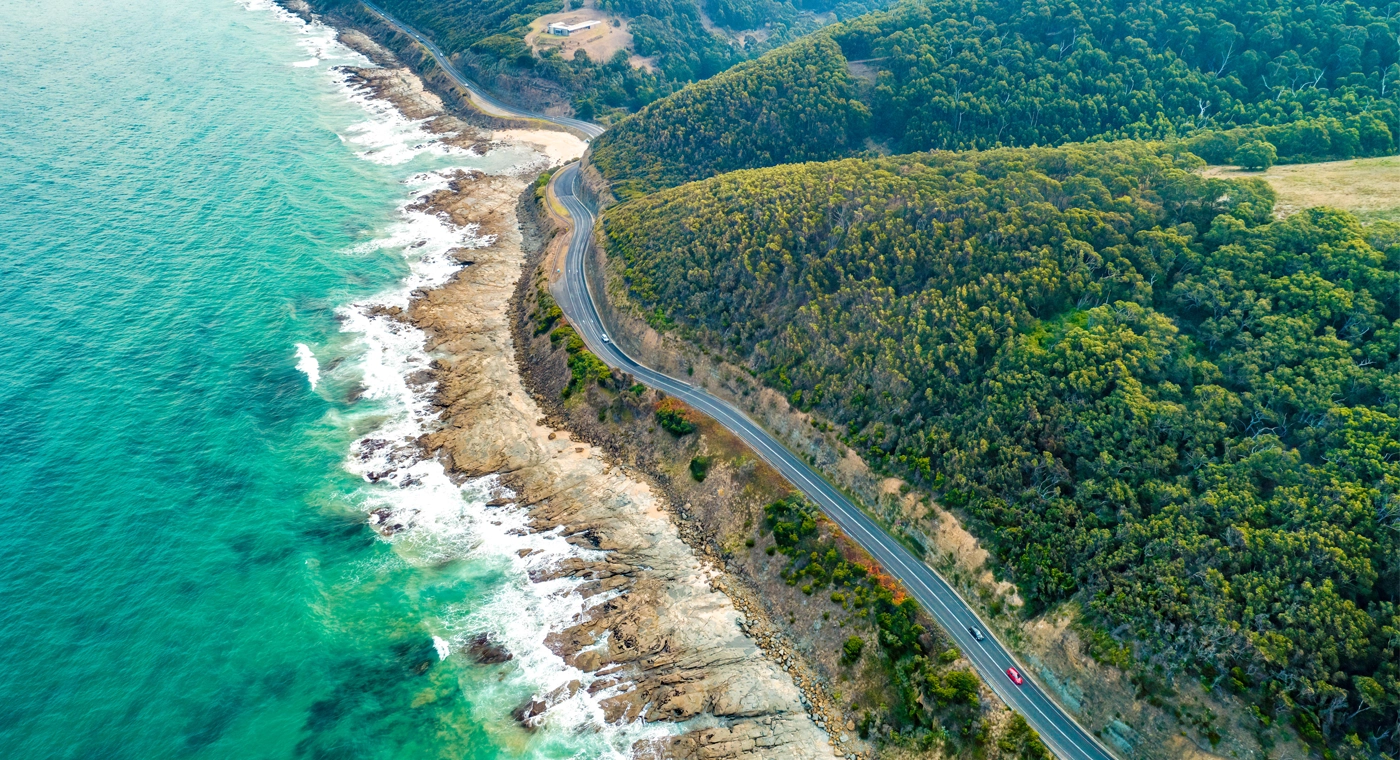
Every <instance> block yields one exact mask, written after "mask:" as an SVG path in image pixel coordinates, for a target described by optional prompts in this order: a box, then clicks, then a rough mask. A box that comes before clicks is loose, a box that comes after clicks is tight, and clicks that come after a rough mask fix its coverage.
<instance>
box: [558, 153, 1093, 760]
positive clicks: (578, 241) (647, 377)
mask: <svg viewBox="0 0 1400 760" xmlns="http://www.w3.org/2000/svg"><path fill="white" fill-rule="evenodd" d="M579 184H580V181H579V172H578V165H577V164H571V165H569V166H568V167H565V168H564V169H562V170H561V171H560V172H559V173H558V174H557V175H556V179H555V181H554V189H555V196H556V197H557V198H558V199H559V201H560V203H562V204H563V205H564V208H565V209H566V210H567V211H568V212H569V215H570V216H571V217H572V218H573V236H572V239H571V240H570V241H569V252H568V256H567V258H566V259H565V262H564V272H563V275H564V276H563V279H562V280H561V281H560V283H559V285H557V286H556V288H557V290H558V292H557V293H556V296H557V297H558V301H559V306H560V308H562V309H563V310H564V314H565V316H567V317H568V318H569V323H570V324H572V325H573V326H574V329H576V330H578V332H579V333H580V334H581V335H582V336H583V339H584V342H585V343H587V344H588V348H589V350H591V351H593V353H595V354H597V355H598V357H599V358H600V359H602V360H603V361H604V362H606V363H607V364H608V365H609V366H611V367H615V368H618V369H620V370H622V371H624V372H628V373H631V374H632V376H633V377H635V378H636V379H637V381H638V382H640V383H643V384H645V385H649V386H651V387H653V388H657V389H659V390H662V391H665V392H666V393H669V394H671V395H672V396H675V397H677V398H679V399H681V400H683V401H685V402H686V403H687V404H689V405H691V406H692V407H694V408H696V409H698V410H699V411H701V412H703V413H705V414H707V415H709V416H711V417H713V418H714V419H715V420H717V421H718V422H719V423H720V424H721V425H724V426H725V427H726V428H728V429H729V430H730V431H732V432H733V433H734V434H735V435H737V436H739V437H740V438H742V439H743V440H744V442H745V443H747V444H748V445H749V446H750V447H752V448H753V450H754V451H756V452H758V455H759V456H761V457H763V459H764V460H765V461H767V462H768V463H769V464H770V465H772V466H773V467H775V468H776V469H777V470H778V472H780V473H782V475H783V477H784V478H787V480H788V481H789V482H791V483H792V484H793V485H795V486H797V487H798V488H799V489H801V491H802V492H803V493H805V494H806V495H807V496H808V498H810V499H812V501H814V502H816V504H817V506H819V507H820V508H821V510H822V512H824V513H826V515H827V516H828V517H830V518H831V519H832V521H834V522H835V523H836V524H837V525H838V526H840V527H841V530H843V531H845V532H846V535H848V536H850V537H851V538H852V539H854V540H855V541H856V543H858V544H860V545H861V547H863V548H864V549H865V550H866V551H868V552H870V555H871V556H872V557H874V558H875V560H876V561H878V562H879V563H880V564H881V565H882V566H883V567H884V569H885V570H886V571H887V572H888V573H889V574H890V575H892V576H894V577H895V578H898V579H899V580H900V581H901V582H902V583H903V584H904V587H905V588H906V589H908V590H909V593H910V594H912V595H913V596H914V598H915V599H916V600H917V601H918V602H919V604H920V605H922V606H923V608H924V609H926V610H928V611H929V613H930V614H932V615H933V617H934V619H935V620H937V621H938V624H939V625H940V626H942V627H943V629H944V630H945V631H946V632H947V633H948V635H949V636H950V637H951V638H952V639H953V641H954V642H956V643H957V646H958V649H959V650H961V651H962V653H963V654H964V655H966V656H967V658H968V659H969V660H971V661H972V664H973V666H974V667H976V668H977V671H978V673H979V674H981V676H982V678H983V680H985V681H986V682H987V684H988V685H990V686H991V687H992V690H993V691H995V692H996V693H997V695H998V696H1000V697H1001V698H1002V701H1004V702H1006V704H1008V705H1010V706H1011V707H1012V708H1013V709H1015V710H1016V711H1017V712H1019V713H1021V714H1022V715H1024V716H1025V717H1026V722H1028V723H1029V724H1030V725H1031V727H1032V728H1034V729H1035V730H1036V731H1037V732H1038V733H1039V734H1040V738H1041V739H1042V740H1044V742H1045V744H1046V745H1047V746H1049V747H1050V749H1051V751H1053V752H1054V753H1055V755H1056V756H1058V757H1060V758H1062V760H1113V756H1112V755H1111V754H1109V753H1108V752H1107V751H1106V750H1105V749H1104V747H1103V746H1102V745H1101V744H1100V743H1099V742H1098V741H1097V740H1096V739H1095V738H1094V737H1093V736H1091V735H1090V734H1089V733H1088V732H1087V731H1085V730H1084V729H1083V728H1082V727H1081V726H1080V725H1079V724H1078V723H1076V722H1075V720H1074V719H1073V718H1071V717H1070V716H1069V715H1068V714H1067V713H1066V712H1065V711H1064V710H1063V709H1061V708H1060V706H1059V705H1057V704H1055V702H1054V701H1053V700H1051V699H1050V698H1049V696H1047V695H1046V693H1045V692H1044V691H1043V690H1042V689H1041V688H1040V686H1038V685H1037V684H1036V683H1035V682H1034V681H1033V680H1031V679H1030V678H1029V677H1027V678H1026V679H1025V683H1024V684H1022V685H1020V686H1017V685H1016V684H1015V683H1013V682H1012V681H1011V678H1010V676H1008V675H1007V674H1006V669H1007V668H1009V667H1013V666H1014V667H1015V668H1016V669H1017V670H1018V671H1020V672H1021V673H1022V674H1023V675H1025V673H1026V669H1025V667H1024V666H1023V665H1021V664H1020V663H1019V662H1017V661H1016V660H1015V658H1014V657H1012V656H1011V653H1010V652H1008V651H1007V650H1006V648H1005V647H1003V646H1002V645H1001V643H1000V642H998V641H997V640H996V638H995V637H994V636H993V635H992V633H991V630H990V629H989V628H988V627H987V625H986V624H985V623H983V622H982V621H981V620H979V619H978V617H977V614H976V613H975V612H973V611H972V608H971V607H969V606H968V604H967V603H966V602H965V601H963V599H962V597H960V596H959V595H958V593H957V592H956V591H954V590H953V588H952V587H951V586H949V585H948V583H947V581H945V580H943V578H942V577H941V576H939V575H938V574H937V573H935V572H934V571H933V570H931V569H930V568H929V567H928V566H927V565H925V564H924V563H923V562H921V561H919V560H918V559H916V558H915V557H914V556H913V555H912V554H911V553H910V552H909V550H908V549H905V548H904V546H903V545H901V544H900V543H899V542H897V541H895V540H894V539H893V538H891V537H890V536H889V534H887V533H885V532H884V531H883V530H882V529H881V528H880V527H879V526H878V525H876V523H875V521H874V520H873V519H871V518H870V517H869V516H868V515H866V514H865V513H864V512H862V511H860V510H859V509H857V508H856V506H855V505H854V504H852V503H851V502H850V501H849V500H848V499H847V498H846V497H845V496H844V495H842V493H841V492H840V491H838V490H836V488H835V487H833V486H832V485H831V484H830V483H828V482H827V481H826V480H825V479H823V478H822V477H821V476H820V475H818V474H817V473H816V472H815V471H814V470H813V469H812V468H811V467H809V466H808V465H807V463H806V462H805V461H803V460H802V458H801V457H799V456H797V455H796V454H794V453H792V452H791V451H789V450H788V449H787V448H786V447H784V446H783V445H782V444H781V443H779V442H778V441H777V440H776V439H775V438H774V437H773V436H772V435H770V434H769V433H768V432H767V431H766V430H764V429H763V428H762V427H760V426H759V425H758V424H757V423H755V422H754V421H753V420H752V419H749V417H748V415H746V414H744V413H743V412H742V411H740V410H739V409H737V408H736V407H734V406H733V405H731V404H730V403H728V402H727V401H724V400H722V399H719V398H716V397H714V396H712V395H710V394H709V393H707V392H706V391H704V390H702V389H700V388H697V387H695V386H692V385H690V384H688V383H685V382H682V381H680V380H677V379H675V378H673V377H670V376H667V375H663V374H661V373H660V372H657V371H655V370H653V369H651V368H649V367H645V366H643V365H641V364H639V363H637V362H636V361H635V360H633V359H632V357H630V356H628V355H627V354H625V353H623V351H622V350H621V349H619V348H618V347H617V344H616V343H614V342H612V341H610V340H604V335H605V332H604V329H603V323H602V320H601V319H600V318H599V316H598V310H597V307H596V306H595V305H594V303H593V297H592V294H591V292H590V290H589V287H588V279H587V274H586V272H585V267H584V259H585V258H586V254H587V252H588V247H589V242H590V236H591V234H592V230H593V226H594V214H593V211H592V210H591V209H590V208H589V207H588V205H587V204H586V203H584V201H583V199H582V198H581V197H579ZM973 626H975V627H977V628H978V629H980V630H981V631H983V632H984V634H985V637H984V638H983V639H982V640H981V641H978V640H977V639H976V638H975V637H974V636H973V635H972V632H971V631H970V630H969V628H971V627H973Z"/></svg>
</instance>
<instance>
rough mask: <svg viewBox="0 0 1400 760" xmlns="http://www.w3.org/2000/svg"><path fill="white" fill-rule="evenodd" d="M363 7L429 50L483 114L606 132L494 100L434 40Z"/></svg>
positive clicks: (585, 131)
mask: <svg viewBox="0 0 1400 760" xmlns="http://www.w3.org/2000/svg"><path fill="white" fill-rule="evenodd" d="M360 4H361V5H363V6H364V7H365V8H366V9H368V10H369V12H370V13H373V14H374V15H376V16H378V17H379V18H380V20H382V21H383V22H384V23H386V24H388V25H389V26H392V27H394V28H395V29H398V30H399V31H400V32H403V33H404V34H407V35H408V36H410V37H412V38H413V39H414V40H415V41H416V42H417V43H418V44H420V45H422V46H423V47H424V48H426V49H427V51H428V52H429V53H432V54H433V59H434V60H436V61H437V64H438V67H439V68H441V69H442V70H443V71H444V72H445V73H446V74H447V76H449V77H451V78H452V81H454V82H456V83H457V86H458V87H461V88H462V89H464V90H466V91H467V92H469V93H471V96H472V99H473V100H475V101H478V105H482V104H484V105H485V106H486V108H483V109H482V110H483V111H486V112H487V113H490V112H492V111H496V112H498V113H502V114H507V115H513V116H519V117H524V118H527V119H541V120H543V121H548V122H551V123H554V124H558V125H559V126H561V127H569V128H570V129H575V130H578V131H579V132H582V133H583V134H584V135H585V136H587V137H590V138H592V137H597V136H598V135H601V134H603V130H604V129H606V127H604V126H603V125H601V124H594V123H593V122H591V121H583V120H581V119H570V118H568V117H567V116H546V115H545V114H542V113H534V112H532V111H527V110H525V109H523V108H517V107H515V106H510V105H506V104H505V103H502V102H501V101H499V100H497V99H496V98H495V97H493V96H492V95H491V93H489V92H487V91H486V89H485V88H483V87H482V86H481V85H479V84H477V83H476V82H474V81H472V80H470V79H468V78H466V77H465V76H463V75H462V72H460V71H458V70H457V67H456V66H454V65H453V64H452V61H450V60H449V59H448V58H447V54H446V53H444V52H442V49H441V48H439V47H438V46H437V45H435V44H433V41H432V40H430V39H428V38H427V37H425V36H423V34H422V33H421V32H419V31H418V30H417V29H414V28H413V27H411V26H409V25H408V24H405V23H403V22H402V21H399V20H398V19H396V18H394V17H393V16H391V15H389V12H388V11H385V10H384V9H383V8H380V7H379V6H377V5H375V4H374V3H372V2H369V0H360Z"/></svg>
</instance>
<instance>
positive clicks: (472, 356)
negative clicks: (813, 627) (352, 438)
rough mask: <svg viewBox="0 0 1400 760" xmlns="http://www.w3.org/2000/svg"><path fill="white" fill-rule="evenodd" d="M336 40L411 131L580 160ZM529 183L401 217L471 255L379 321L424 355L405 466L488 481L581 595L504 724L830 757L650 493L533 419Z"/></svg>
mask: <svg viewBox="0 0 1400 760" xmlns="http://www.w3.org/2000/svg"><path fill="white" fill-rule="evenodd" d="M341 37H342V40H343V41H344V42H345V43H346V44H347V45H349V46H351V47H353V48H355V49H357V50H359V51H360V52H362V53H364V54H365V55H367V56H369V57H370V58H371V59H372V60H374V61H375V62H376V63H379V64H380V66H381V68H364V69H358V68H357V69H348V70H347V74H348V75H349V76H350V77H351V81H352V83H353V84H355V85H357V86H359V87H362V88H365V89H366V91H367V92H368V93H370V94H371V95H372V96H373V97H377V98H380V99H383V100H387V101H389V102H391V103H393V104H394V106H395V107H397V108H398V109H399V110H400V111H401V112H403V113H404V114H405V115H406V116H408V117H409V118H411V119H415V120H423V121H424V122H425V127H426V128H427V129H428V130H429V131H430V132H432V133H434V134H436V135H438V136H439V138H440V139H441V140H442V141H443V142H444V143H446V144H449V145H455V146H458V147H462V148H468V149H475V150H478V151H480V150H484V149H487V148H489V147H491V146H495V145H501V144H525V145H531V146H533V147H536V148H538V149H539V150H540V152H541V153H544V154H545V155H549V156H553V157H555V158H559V157H562V154H568V153H572V155H573V156H576V155H578V154H579V153H581V152H582V149H583V144H582V143H581V142H579V141H577V140H574V141H573V144H570V143H569V142H568V140H571V139H572V138H567V139H566V136H561V134H560V133H558V132H538V133H534V132H529V131H525V130H511V131H510V132H496V133H491V132H489V131H486V130H481V129H478V128H476V127H472V126H471V125H468V124H466V123H464V122H462V121H461V120H459V119H457V118H456V117H453V116H452V115H450V114H448V113H446V112H445V110H444V108H443V105H442V101H441V100H440V99H438V98H437V97H436V96H435V95H433V94H432V93H431V92H428V91H426V90H425V89H424V88H423V86H422V84H421V81H419V80H418V78H417V77H416V76H415V75H414V74H413V73H412V72H411V71H410V70H409V69H407V68H405V67H402V66H398V65H396V63H397V61H396V60H395V59H394V58H393V56H392V55H391V54H390V53H388V51H386V50H384V49H383V48H381V47H379V46H378V45H376V44H375V43H374V42H373V41H371V40H370V39H369V38H367V37H365V36H364V35H362V34H359V33H357V32H347V33H344V34H342V35H341ZM529 181H530V180H529V178H528V177H526V176H521V175H512V174H505V175H490V174H482V173H478V172H465V171H464V172H459V173H457V174H456V175H455V176H453V177H451V178H450V181H449V182H448V183H447V186H446V187H440V188H438V189H435V190H433V191H431V192H428V193H427V194H425V195H424V196H422V197H421V198H419V199H418V200H417V201H416V202H415V203H414V204H413V205H412V206H410V210H411V211H415V212H421V213H426V214H432V215H436V216H438V217H440V218H443V219H448V220H450V221H451V222H452V223H453V224H454V225H457V226H459V227H472V228H474V229H475V238H476V239H477V240H479V241H482V242H483V243H484V244H483V245H480V246H478V247H473V248H470V249H461V250H458V251H456V252H454V254H453V255H454V256H455V258H456V260H457V261H458V262H459V263H461V264H463V268H462V269H461V270H460V271H458V272H457V274H456V275H455V276H454V277H453V278H452V279H451V280H450V281H449V282H448V283H447V284H445V285H443V286H442V287H438V288H436V289H433V290H428V291H418V292H416V293H415V298H414V300H413V301H412V303H411V305H410V307H409V308H408V309H407V310H392V312H391V313H388V314H386V315H383V316H388V317H390V318H393V319H396V320H399V321H401V322H403V323H406V324H412V325H413V326H415V327H417V328H419V329H420V330H422V331H423V332H424V334H426V335H427V350H428V351H429V352H430V353H431V354H432V355H433V356H435V357H437V359H436V361H435V362H434V364H433V368H432V370H430V371H429V372H428V373H425V374H424V375H422V376H419V377H415V378H413V380H414V381H415V382H417V383H419V384H420V386H422V387H432V388H435V391H434V393H435V395H434V403H435V405H436V406H437V408H438V409H439V410H440V417H439V420H440V424H439V425H438V426H437V427H436V429H434V430H432V431H431V432H429V433H428V434H427V435H425V436H423V438H421V439H420V440H419V441H418V442H417V443H416V446H418V447H419V448H420V449H421V451H420V454H419V456H432V457H436V458H438V459H439V460H440V461H442V462H443V463H444V465H445V466H446V467H447V468H448V470H449V472H450V473H451V475H452V477H453V478H454V480H457V481H458V482H460V483H467V482H469V481H473V480H478V479H485V480H486V481H492V479H494V480H493V481H492V482H494V483H495V484H496V485H495V486H494V490H493V492H492V496H493V499H492V501H491V502H489V503H488V506H491V507H493V508H495V509H498V510H500V511H501V513H502V514H505V513H507V512H515V513H517V514H520V515H523V516H524V521H523V523H524V525H526V526H527V527H526V528H524V530H528V531H531V532H535V533H539V534H542V535H547V536H551V537H553V538H556V539H559V540H562V541H564V542H567V543H568V544H572V545H573V546H574V547H576V551H572V552H568V553H566V554H564V555H562V556H565V558H564V559H562V560H561V559H560V556H561V554H560V553H556V552H542V551H538V550H521V552H520V556H519V562H520V563H521V564H522V565H523V566H524V567H525V569H526V571H527V572H528V573H529V577H530V578H531V580H533V581H535V582H536V583H545V582H550V581H557V580H560V579H567V580H570V581H572V582H573V583H574V587H573V593H576V594H578V595H580V596H582V597H583V598H584V600H585V601H584V603H583V604H582V609H583V612H582V613H581V614H580V615H579V616H577V617H576V618H575V619H574V620H572V621H571V622H570V623H569V624H568V625H567V626H565V627H562V628H560V629H559V630H554V631H552V632H551V633H550V634H549V635H548V637H547V638H546V645H547V646H548V647H549V648H550V649H551V650H552V651H553V652H554V653H555V654H556V655H558V656H559V658H560V660H561V662H560V667H561V669H570V668H572V669H576V671H577V673H578V674H579V675H578V677H577V678H575V679H573V680H570V681H569V682H567V683H565V684H564V685H563V686H561V687H559V688H556V689H554V690H552V691H550V692H549V693H545V694H536V695H535V696H534V697H533V698H532V699H530V700H528V701H526V702H525V703H523V704H521V705H520V706H519V707H518V708H517V710H516V712H515V717H516V719H517V720H518V721H519V722H520V723H521V724H523V725H524V726H526V727H527V728H529V727H533V726H537V725H539V724H540V723H541V722H542V721H544V720H546V719H547V718H546V716H547V714H548V712H549V710H550V709H551V708H552V707H554V706H556V705H558V704H561V703H563V702H565V701H568V700H571V699H574V698H575V697H577V696H580V695H587V696H588V697H589V698H590V699H591V700H592V701H593V702H594V703H595V704H597V705H598V707H600V708H601V711H602V715H603V719H604V720H605V721H607V722H609V723H620V722H623V723H627V722H634V721H647V722H652V723H667V724H674V725H675V726H676V731H675V734H674V735H673V736H671V737H670V738H669V739H666V740H660V741H650V742H648V743H646V744H645V746H640V745H639V746H636V747H634V748H633V753H634V754H635V755H636V756H639V757H678V758H690V757H694V758H702V757H703V758H761V757H772V758H830V757H834V753H833V751H832V749H831V744H830V739H829V737H828V736H827V734H826V733H825V732H823V731H822V730H821V729H820V728H818V727H817V725H816V724H815V723H814V722H813V721H812V719H811V718H810V717H809V716H808V714H807V711H806V708H805V707H804V705H803V700H802V696H801V692H800V691H799V690H798V688H797V686H796V685H795V684H794V682H793V678H792V677H791V676H790V675H789V674H788V673H787V672H785V669H784V668H783V667H782V666H780V665H779V664H778V663H776V662H775V661H773V660H772V659H769V658H768V657H766V656H765V655H764V653H763V651H762V650H760V649H759V647H758V646H757V645H756V644H755V642H754V641H753V640H752V639H750V638H749V637H748V636H746V635H745V632H744V629H743V626H744V625H745V624H746V621H745V619H744V616H743V615H742V614H741V613H740V612H739V611H738V610H737V609H736V608H735V605H734V603H733V602H732V601H731V600H730V598H729V597H728V596H726V594H725V593H723V592H722V591H721V590H719V586H722V585H723V583H722V580H721V573H720V571H718V570H717V569H716V568H714V567H711V566H709V565H707V563H705V562H704V561H702V560H701V559H700V558H698V557H697V556H696V554H695V553H694V552H693V551H692V550H691V549H690V547H689V546H687V545H686V543H685V542H684V541H682V540H681V537H680V535H679V533H678V530H677V528H676V525H675V524H674V523H673V522H672V520H671V518H670V517H669V515H668V513H667V511H666V510H665V509H663V506H664V505H663V498H664V497H663V496H661V495H660V494H658V493H657V492H656V491H655V490H654V489H653V488H652V487H651V486H650V485H649V484H648V483H647V482H645V480H643V479H642V478H640V477H636V476H635V474H634V473H631V472H629V471H627V470H626V469H624V468H622V467H618V466H614V465H613V464H610V463H609V462H608V461H607V460H606V459H605V457H604V456H603V452H601V451H600V450H598V449H596V448H595V447H593V446H591V445H589V444H587V443H583V442H580V441H576V440H574V439H573V437H572V436H571V435H570V433H569V432H568V431H566V430H560V429H555V428H554V427H551V426H549V425H548V424H545V422H544V419H543V417H544V415H543V413H542V412H541V410H540V408H539V407H538V406H537V405H536V402H535V401H534V400H533V399H532V398H531V396H530V394H529V393H528V392H526V390H525V388H524V385H523V384H522V381H521V378H520V375H519V373H518V371H517V367H516V363H515V359H514V350H515V349H514V346H513V342H512V336H511V329H510V316H509V314H510V309H511V299H512V295H513V293H514V292H515V289H516V284H517V281H518V280H519V278H520V276H521V272H522V269H523V267H524V264H525V259H526V254H525V253H524V250H523V248H522V240H523V238H522V233H521V230H520V226H519V222H518V218H517V201H518V199H519V197H520V196H521V195H522V193H523V192H524V191H525V190H526V188H527V186H528V184H529ZM406 456H407V455H406ZM412 520H413V515H412V514H411V512H410V513H406V514H393V513H389V514H383V513H375V514H374V515H372V516H371V522H372V523H373V524H374V525H375V527H376V528H377V529H378V530H379V531H380V532H381V533H382V534H384V535H386V536H391V535H393V534H395V533H397V532H399V531H402V530H406V529H407V528H408V527H409V525H410V524H411V522H412ZM475 649H476V651H474V652H473V654H474V655H476V656H477V657H478V659H483V658H484V659H488V660H491V661H500V660H502V659H505V658H507V657H509V653H506V652H501V651H496V648H495V646H494V645H493V644H491V643H490V642H487V641H482V642H479V645H478V646H476V647H475Z"/></svg>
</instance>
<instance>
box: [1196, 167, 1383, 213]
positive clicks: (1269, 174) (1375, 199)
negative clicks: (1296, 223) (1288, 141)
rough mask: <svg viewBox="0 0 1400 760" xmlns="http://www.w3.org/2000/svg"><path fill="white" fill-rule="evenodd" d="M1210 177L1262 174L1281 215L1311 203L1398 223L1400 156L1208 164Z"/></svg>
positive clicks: (1261, 176) (1311, 204)
mask: <svg viewBox="0 0 1400 760" xmlns="http://www.w3.org/2000/svg"><path fill="white" fill-rule="evenodd" d="M1204 174H1206V175H1207V176H1211V177H1228V178H1244V177H1260V178H1262V179H1264V180H1265V181H1267V182H1268V183H1269V184H1270V185H1272V186H1273V188H1274V191H1275V192H1277V193H1278V207H1277V211H1278V214H1279V215H1280V216H1287V215H1289V214H1292V213H1294V212H1297V211H1300V210H1302V209H1305V208H1311V207H1313V206H1331V207H1332V208H1339V209H1342V210H1344V211H1350V212H1351V213H1353V214H1355V215H1356V216H1357V218H1359V219H1361V220H1362V221H1363V222H1375V221H1382V220H1388V221H1393V222H1400V156H1384V157H1381V158H1357V159H1352V160H1350V161H1327V162H1323V163H1317V164H1281V165H1278V166H1274V167H1272V168H1270V169H1269V170H1268V171H1264V172H1251V171H1245V170H1243V169H1240V168H1239V167H1235V166H1212V167H1210V168H1208V169H1206V170H1205V172H1204Z"/></svg>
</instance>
